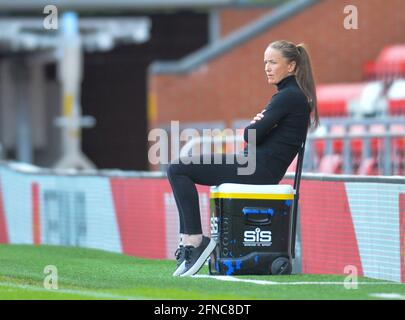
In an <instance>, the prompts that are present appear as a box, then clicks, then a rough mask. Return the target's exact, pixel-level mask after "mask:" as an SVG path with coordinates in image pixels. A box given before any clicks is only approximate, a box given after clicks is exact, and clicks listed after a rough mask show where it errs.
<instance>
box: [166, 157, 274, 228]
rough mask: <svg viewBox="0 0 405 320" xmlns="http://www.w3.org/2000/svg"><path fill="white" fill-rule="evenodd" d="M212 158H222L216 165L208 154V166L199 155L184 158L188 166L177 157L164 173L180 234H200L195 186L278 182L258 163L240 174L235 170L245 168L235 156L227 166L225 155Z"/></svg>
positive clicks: (267, 169) (268, 170)
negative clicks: (187, 161) (177, 214)
mask: <svg viewBox="0 0 405 320" xmlns="http://www.w3.org/2000/svg"><path fill="white" fill-rule="evenodd" d="M216 156H217V157H218V156H219V157H220V158H222V161H221V162H220V164H215V163H214V154H212V155H210V157H211V162H210V163H211V164H203V157H206V156H204V155H201V156H196V157H192V158H187V159H191V161H192V163H190V161H189V163H190V164H184V163H183V162H182V158H180V161H179V163H178V164H173V163H172V164H170V166H169V168H168V170H167V176H168V178H169V182H170V185H171V187H172V189H173V194H174V198H175V200H176V205H177V208H178V211H179V218H180V233H182V234H202V228H201V218H200V207H199V201H198V193H197V189H196V187H195V184H201V185H205V186H217V185H220V184H221V183H242V184H277V183H278V182H279V181H278V180H276V179H274V178H273V177H274V176H273V175H272V173H271V172H270V169H269V168H266V167H265V166H263V165H261V164H260V163H259V162H256V170H255V171H254V173H252V174H249V175H240V174H238V168H241V167H246V165H245V166H242V165H241V164H239V163H238V162H237V159H236V157H235V155H233V157H234V158H233V159H234V161H233V164H229V162H230V161H229V158H228V163H227V162H226V160H227V159H226V158H225V157H226V155H216ZM228 157H229V155H228ZM208 158H209V157H208ZM205 159H207V158H205ZM217 159H218V158H217ZM197 161H198V162H197ZM217 162H218V161H217ZM198 163H199V164H198ZM205 163H206V162H205Z"/></svg>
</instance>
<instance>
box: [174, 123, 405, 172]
mask: <svg viewBox="0 0 405 320" xmlns="http://www.w3.org/2000/svg"><path fill="white" fill-rule="evenodd" d="M322 124H323V126H324V128H326V129H325V131H324V132H321V131H319V130H318V131H316V132H311V133H309V134H308V137H307V144H306V151H305V157H304V165H303V171H304V172H322V168H320V167H319V164H320V161H321V160H322V158H323V157H325V156H328V155H338V156H339V159H340V160H341V168H340V170H339V171H338V172H326V173H342V174H357V173H358V168H359V166H360V165H361V163H363V162H364V161H366V160H368V159H372V160H373V161H374V163H375V166H376V168H375V171H374V172H376V173H377V174H379V175H387V176H388V175H402V174H403V173H404V171H405V163H404V162H405V154H404V152H405V150H404V149H403V147H404V146H405V119H402V118H396V119H388V118H387V119H379V120H378V121H376V120H375V119H362V120H349V121H348V120H347V119H346V121H345V120H343V119H325V120H323V121H322ZM338 125H340V126H341V127H342V130H341V132H339V133H330V132H329V131H330V127H332V126H338ZM354 125H362V126H363V129H364V132H358V133H356V132H350V130H351V129H350V128H352V127H353V126H354ZM372 125H380V130H381V132H369V129H370V127H371V126H372ZM392 125H403V127H404V131H403V132H392V131H390V126H392ZM319 141H322V142H323V146H322V147H321V148H319V147H318V146H317V143H318V142H319ZM243 143H244V140H243V136H242V135H217V136H214V137H206V136H202V137H195V138H193V139H191V140H189V141H188V142H187V143H186V144H185V145H184V146H183V147H182V148H181V150H180V156H183V157H184V156H188V155H190V154H193V155H196V153H205V154H206V153H211V152H212V153H223V152H224V153H225V152H228V153H229V152H236V153H237V152H241V151H242V150H243ZM336 143H340V144H341V150H335V148H334V145H335V144H336ZM354 144H357V145H358V146H360V148H359V147H357V148H354V147H353V145H354ZM401 145H402V147H401ZM319 149H321V150H319ZM359 149H360V150H359ZM354 151H355V152H354ZM326 161H327V160H326Z"/></svg>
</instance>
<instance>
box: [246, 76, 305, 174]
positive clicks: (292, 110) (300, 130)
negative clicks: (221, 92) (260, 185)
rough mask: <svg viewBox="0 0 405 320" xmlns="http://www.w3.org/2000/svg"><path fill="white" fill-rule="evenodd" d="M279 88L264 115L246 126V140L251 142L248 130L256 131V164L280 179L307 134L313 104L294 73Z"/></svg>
mask: <svg viewBox="0 0 405 320" xmlns="http://www.w3.org/2000/svg"><path fill="white" fill-rule="evenodd" d="M277 89H278V92H277V93H276V94H275V95H273V97H272V99H271V101H270V103H269V104H268V106H267V107H266V108H265V109H266V111H265V112H264V113H263V115H264V117H263V118H262V119H261V120H259V121H256V122H255V123H253V124H250V125H249V126H247V127H246V128H245V130H244V140H245V141H246V142H247V143H249V141H248V130H249V129H255V130H256V160H257V162H256V163H257V165H260V164H262V165H264V166H266V167H267V168H268V169H269V170H270V171H271V173H272V175H273V176H274V178H275V180H277V181H280V180H281V179H282V178H283V176H284V174H285V172H286V171H287V169H288V166H289V165H290V164H291V162H292V161H293V160H294V158H295V156H296V155H297V153H298V151H299V148H300V146H301V144H302V142H303V141H304V138H305V136H306V134H307V130H308V124H309V119H310V106H309V103H308V99H307V97H306V96H305V94H304V93H303V92H302V90H301V88H300V87H299V86H298V83H297V81H296V78H295V76H294V75H292V76H288V77H286V78H284V79H283V80H281V81H280V82H279V83H278V84H277Z"/></svg>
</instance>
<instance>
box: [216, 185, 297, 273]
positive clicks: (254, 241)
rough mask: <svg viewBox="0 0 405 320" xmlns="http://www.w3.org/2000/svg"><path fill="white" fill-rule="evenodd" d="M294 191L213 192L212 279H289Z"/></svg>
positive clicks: (246, 188)
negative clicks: (277, 276) (280, 276)
mask: <svg viewBox="0 0 405 320" xmlns="http://www.w3.org/2000/svg"><path fill="white" fill-rule="evenodd" d="M294 195H295V190H294V188H293V187H292V186H290V185H247V184H234V183H224V184H221V185H219V186H216V187H211V196H210V198H211V199H210V205H211V237H212V238H213V239H215V240H216V242H217V246H216V248H215V250H214V252H213V253H212V254H211V256H210V259H209V261H208V265H209V271H210V274H212V275H253V274H257V275H266V274H267V275H269V274H291V271H292V257H291V249H290V248H291V241H292V233H293V232H292V211H293V210H292V207H293V203H294Z"/></svg>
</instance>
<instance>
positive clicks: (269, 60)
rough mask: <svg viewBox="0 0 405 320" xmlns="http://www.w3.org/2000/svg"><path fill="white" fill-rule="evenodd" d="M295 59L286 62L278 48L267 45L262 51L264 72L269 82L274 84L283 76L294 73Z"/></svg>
mask: <svg viewBox="0 0 405 320" xmlns="http://www.w3.org/2000/svg"><path fill="white" fill-rule="evenodd" d="M294 68H295V61H292V62H290V63H289V62H288V61H287V59H286V58H284V57H283V56H282V54H281V51H280V50H277V49H273V48H271V47H268V48H267V49H266V51H264V72H265V73H266V76H267V82H268V83H269V84H274V85H276V84H277V83H279V82H280V81H281V80H283V79H284V78H285V77H287V76H289V75H292V74H294Z"/></svg>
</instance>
